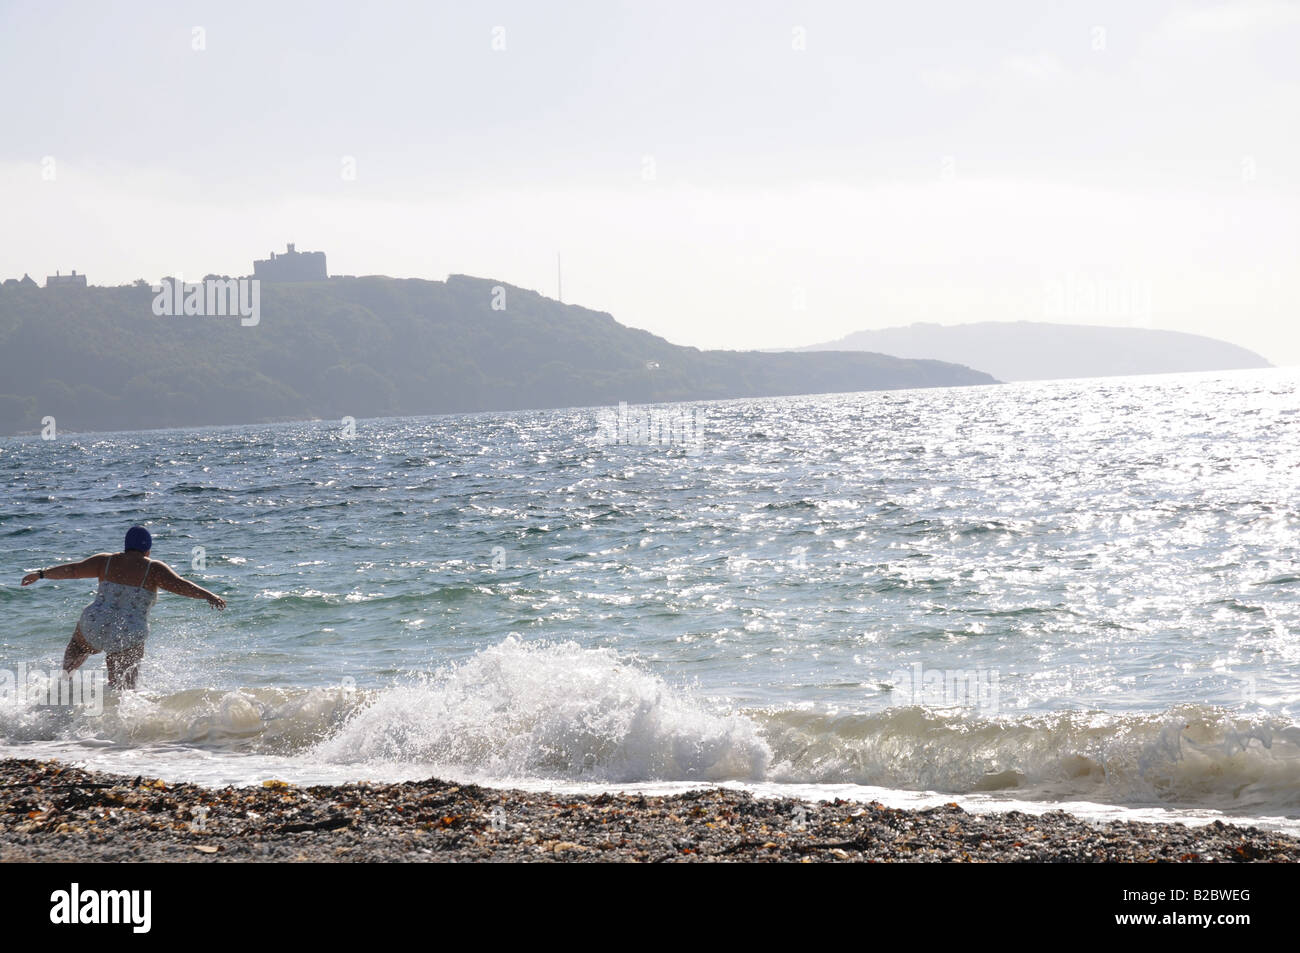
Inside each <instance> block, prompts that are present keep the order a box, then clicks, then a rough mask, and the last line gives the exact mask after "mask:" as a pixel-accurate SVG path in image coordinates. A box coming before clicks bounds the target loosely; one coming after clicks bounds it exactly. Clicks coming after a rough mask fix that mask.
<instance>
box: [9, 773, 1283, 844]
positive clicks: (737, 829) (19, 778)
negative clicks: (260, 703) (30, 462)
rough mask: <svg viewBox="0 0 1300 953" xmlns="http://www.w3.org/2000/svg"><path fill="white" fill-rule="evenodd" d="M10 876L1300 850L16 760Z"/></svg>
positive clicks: (1126, 831)
mask: <svg viewBox="0 0 1300 953" xmlns="http://www.w3.org/2000/svg"><path fill="white" fill-rule="evenodd" d="M0 790H3V796H2V797H0V862H10V863H12V862H33V861H35V862H50V861H53V862H67V861H76V862H101V863H122V862H133V861H149V862H160V861H161V862H182V863H195V862H214V861H289V862H293V861H299V862H314V863H320V862H394V861H442V862H463V861H477V862H482V861H507V862H526V861H540V862H556V861H577V862H633V863H662V862H700V861H725V862H737V861H744V862H764V863H773V862H784V863H817V862H831V863H836V862H855V861H856V862H868V863H896V862H904V863H911V862H957V863H985V862H1026V863H1044V862H1068V863H1095V862H1129V863H1149V862H1179V863H1203V862H1229V863H1238V862H1288V861H1289V862H1295V861H1300V839H1297V838H1294V837H1290V836H1288V835H1285V834H1280V833H1276V832H1272V831H1267V830H1260V829H1258V828H1254V827H1237V826H1234V825H1231V824H1224V823H1222V822H1218V821H1216V822H1214V823H1212V824H1209V825H1206V826H1201V827H1189V826H1185V825H1182V824H1149V823H1124V822H1108V823H1100V824H1097V823H1090V822H1087V821H1083V820H1080V819H1079V818H1076V817H1073V816H1071V815H1069V814H1067V813H1065V812H1063V811H1051V812H1048V813H1046V814H1027V813H1022V812H1017V811H1012V812H1008V813H1003V814H972V813H969V812H966V811H964V810H963V809H962V808H960V807H959V806H957V805H956V804H949V805H944V806H940V807H935V808H930V809H927V810H919V811H918V810H903V809H896V808H889V807H885V806H884V805H881V804H879V803H874V802H871V803H862V802H855V801H839V800H837V801H830V802H816V801H799V800H793V799H788V798H759V797H754V796H753V795H751V794H749V793H747V792H744V791H737V790H733V789H727V788H711V789H702V790H699V791H693V792H688V793H685V794H677V795H672V796H665V797H649V796H641V795H636V794H600V795H595V796H583V797H575V796H569V795H564V796H560V795H553V794H547V793H527V792H522V791H512V790H499V789H495V788H484V787H477V786H473V785H457V784H453V783H448V782H444V781H439V780H436V779H430V780H426V781H414V782H406V783H402V784H367V783H357V784H345V785H332V786H315V787H297V786H294V785H291V784H288V783H285V782H282V781H277V780H268V781H265V782H263V783H262V784H261V785H258V786H241V787H226V788H220V789H213V788H206V787H200V786H197V785H192V784H172V783H168V782H166V781H162V780H159V779H155V778H146V777H127V776H124V775H114V774H105V773H100V772H91V771H85V770H82V769H80V768H77V767H75V766H71V765H68V764H64V763H60V762H56V761H30V760H3V761H0Z"/></svg>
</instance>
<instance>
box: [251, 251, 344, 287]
mask: <svg viewBox="0 0 1300 953" xmlns="http://www.w3.org/2000/svg"><path fill="white" fill-rule="evenodd" d="M288 248H289V250H288V251H286V252H284V253H283V254H280V255H277V254H276V253H275V252H271V257H270V258H264V259H262V260H260V261H254V262H253V277H254V278H259V279H261V280H262V281H324V280H325V279H326V278H328V277H329V275H328V274H327V273H326V271H325V253H324V252H323V251H298V250H297V249H295V248H294V247H293V242H289V246H288Z"/></svg>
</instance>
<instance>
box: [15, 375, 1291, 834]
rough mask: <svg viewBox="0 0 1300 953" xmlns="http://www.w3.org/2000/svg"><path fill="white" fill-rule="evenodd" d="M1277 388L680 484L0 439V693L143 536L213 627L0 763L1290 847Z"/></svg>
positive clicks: (683, 467) (1182, 391)
mask: <svg viewBox="0 0 1300 953" xmlns="http://www.w3.org/2000/svg"><path fill="white" fill-rule="evenodd" d="M1297 384H1300V374H1298V373H1297V372H1296V371H1294V370H1287V369H1282V370H1269V371H1249V372H1232V373H1224V374H1199V375H1177V376H1168V377H1153V378H1124V379H1108V380H1094V381H1067V382H1048V383H1035V384H1014V385H1003V386H991V387H979V388H960V389H936V390H917V391H897V392H875V393H861V394H847V395H832V396H818V397H801V398H784V399H768V400H753V401H728V402H722V403H711V404H706V405H701V406H702V407H703V421H704V435H703V439H702V441H701V442H700V443H699V444H698V445H691V446H684V445H677V444H669V445H657V444H652V445H626V444H617V445H611V444H609V443H608V433H609V431H608V427H604V428H602V424H601V411H599V410H598V409H591V410H572V411H547V412H529V413H515V414H498V415H472V416H461V417H439V418H420V419H413V418H408V419H396V420H375V421H360V422H358V423H357V427H356V434H355V437H353V438H351V439H349V438H348V436H347V434H346V433H345V431H344V429H343V428H342V427H341V426H340V425H339V424H338V423H337V422H321V423H311V424H292V425H275V426H260V427H240V428H228V429H205V430H191V431H175V430H173V431H160V432H147V433H121V434H106V435H97V434H87V435H75V434H74V435H62V436H60V437H59V439H57V440H54V441H43V440H40V439H38V438H20V439H14V438H6V439H3V440H0V475H2V476H3V487H4V489H3V497H2V498H0V539H3V541H4V543H5V544H6V551H7V559H6V562H7V565H8V567H9V569H8V570H7V572H6V578H5V580H4V585H3V586H2V587H0V605H3V608H4V623H3V625H2V626H0V666H3V667H5V668H7V669H9V670H16V669H17V666H18V665H19V664H20V663H22V664H25V665H28V666H33V667H35V668H37V669H40V668H42V667H43V668H45V669H49V668H51V667H53V666H54V665H56V664H57V661H58V659H59V658H60V657H61V654H62V649H63V646H64V644H65V643H66V641H67V638H68V635H69V634H70V632H71V629H72V627H73V625H74V623H75V621H76V618H77V615H78V613H79V612H80V610H81V608H82V606H83V605H85V604H86V603H87V602H88V601H89V598H90V595H91V593H92V591H93V588H94V583H93V581H85V580H82V581H77V582H62V583H49V582H45V583H41V584H39V585H37V586H35V587H32V588H29V589H19V588H18V586H17V580H18V578H19V577H20V576H21V574H22V572H23V571H26V570H28V569H31V568H36V567H39V566H42V565H49V564H51V563H54V562H59V561H66V560H71V559H75V558H81V557H83V556H85V555H88V554H90V553H92V552H96V551H104V550H116V549H118V548H119V547H120V540H121V534H122V532H123V531H124V530H125V528H126V527H127V526H128V525H130V524H131V523H133V522H146V523H148V525H149V526H150V527H151V529H152V530H153V532H154V536H155V550H154V553H153V555H154V556H156V557H158V558H161V559H164V560H166V561H167V562H169V563H171V564H172V565H173V566H174V567H175V568H177V569H178V570H180V571H183V572H186V573H187V574H189V575H190V576H191V577H192V578H194V579H196V580H197V581H199V582H201V583H202V584H204V585H206V586H208V587H209V588H212V589H214V590H215V591H217V592H219V593H221V594H222V595H224V596H225V597H226V598H227V599H228V600H229V603H230V608H229V609H228V610H227V611H226V612H225V613H222V614H218V613H214V612H212V611H211V610H210V609H208V607H207V606H206V605H204V604H203V603H200V602H192V601H190V600H184V599H180V598H177V597H171V596H168V595H166V594H163V595H162V596H161V597H160V601H159V604H158V606H157V608H156V609H155V611H154V616H153V620H154V621H153V627H154V634H153V637H152V639H151V641H150V645H149V648H148V656H147V659H146V666H145V669H144V672H143V678H142V683H143V687H144V691H142V692H140V693H138V694H135V695H127V696H123V697H121V698H111V699H110V700H109V702H108V708H107V710H106V711H105V713H104V714H103V715H102V716H101V717H90V716H88V715H86V714H85V713H84V712H69V711H66V710H51V709H48V708H32V707H30V706H27V705H22V704H15V703H13V702H12V701H11V702H10V703H9V704H8V705H6V706H2V707H0V751H2V752H3V753H5V754H18V755H23V756H46V755H55V756H59V757H64V758H73V759H77V760H81V761H83V762H86V763H88V764H90V765H92V766H94V767H103V768H109V769H115V770H131V771H136V772H140V771H148V772H152V773H157V774H161V775H163V776H166V777H175V778H187V779H194V780H199V781H202V782H205V783H225V782H245V783H246V782H251V781H258V780H261V779H263V778H266V777H271V776H275V777H284V778H288V779H290V780H343V779H356V778H363V777H364V778H371V779H380V778H396V777H415V776H424V775H428V774H430V773H440V774H443V775H451V776H457V777H464V778H472V779H477V780H480V781H487V782H489V783H500V784H504V783H512V784H522V785H526V786H533V787H539V786H540V787H551V788H556V787H566V788H575V789H583V788H587V787H591V786H611V785H620V786H622V785H642V786H656V785H657V786H658V787H659V788H661V789H673V788H674V787H676V786H680V785H681V784H685V783H700V782H703V781H721V782H729V783H738V784H746V785H749V786H752V787H754V788H755V789H756V790H759V791H772V790H777V789H779V790H783V791H791V792H800V793H805V794H810V793H811V794H823V795H828V794H830V793H832V792H833V793H836V794H840V795H842V796H844V795H847V794H857V795H859V796H866V795H870V796H875V797H880V798H882V799H887V800H888V799H893V800H895V801H898V802H900V803H901V802H906V803H913V802H916V803H920V802H924V801H925V799H926V797H929V796H930V795H929V794H926V793H925V792H930V793H931V794H933V796H934V797H941V798H942V799H943V800H952V799H953V798H954V796H957V797H958V798H959V799H961V800H963V803H967V804H969V805H971V806H973V807H976V808H979V807H998V806H1006V805H1008V804H1010V803H1012V802H1021V801H1024V802H1029V803H1030V804H1032V805H1037V806H1038V807H1039V808H1045V807H1055V806H1063V805H1064V806H1068V807H1069V808H1070V809H1072V810H1079V811H1083V812H1085V813H1086V812H1088V811H1092V812H1094V813H1097V814H1107V813H1115V812H1116V811H1119V812H1120V813H1125V812H1128V813H1129V814H1132V812H1141V813H1142V814H1144V815H1145V816H1167V817H1188V818H1192V819H1203V818H1206V817H1210V816H1214V812H1220V811H1221V812H1226V813H1230V814H1234V815H1239V816H1246V817H1251V818H1271V820H1269V821H1267V823H1270V824H1272V825H1274V826H1282V827H1294V828H1297V829H1300V720H1298V718H1297V703H1298V702H1300V635H1298V633H1300V607H1298V606H1297V599H1296V596H1297V593H1298V592H1300V560H1298V559H1297V549H1296V545H1295V541H1296V539H1297V531H1298V530H1300V510H1298V509H1297V486H1298V477H1300V430H1298V429H1297V427H1298V425H1300V416H1298V414H1297V412H1298V411H1300V393H1298V391H1297ZM693 419H698V418H693ZM605 422H606V424H607V423H608V418H607V417H606V418H605ZM196 547H201V548H202V552H203V556H204V557H205V559H206V568H205V569H203V570H193V569H191V561H192V559H194V558H195V557H194V554H195V549H196ZM93 664H96V665H102V662H98V661H97V662H95V663H93ZM1019 806H1024V805H1023V804H1020V805H1019ZM1287 818H1291V819H1292V820H1290V821H1288V820H1286V819H1287Z"/></svg>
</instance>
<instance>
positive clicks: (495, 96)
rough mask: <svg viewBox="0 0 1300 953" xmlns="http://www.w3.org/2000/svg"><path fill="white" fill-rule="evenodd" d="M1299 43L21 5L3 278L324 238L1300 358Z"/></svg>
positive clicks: (447, 264) (1259, 24)
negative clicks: (1185, 336) (1142, 333)
mask: <svg viewBox="0 0 1300 953" xmlns="http://www.w3.org/2000/svg"><path fill="white" fill-rule="evenodd" d="M1297 51H1300V3H1297V2H1290V3H1287V2H1242V3H1225V4H1218V3H1168V2H1150V3H1145V2H1137V0H1127V2H1117V3H1111V2H1086V3H1085V2H1079V3H1044V2H1042V0H1028V2H1023V3H1015V2H997V3H992V4H976V3H964V2H956V0H953V2H948V3H907V4H898V3H884V2H881V3H855V2H844V3H794V2H792V3H776V2H772V3H763V2H752V0H746V2H732V3H722V2H717V3H704V2H699V0H695V2H687V3H672V2H663V0H657V2H653V3H651V2H636V3H631V2H629V3H614V2H609V0H600V2H590V3H576V2H566V3H561V2H555V3H549V4H542V3H538V2H536V0H534V2H531V3H523V2H521V3H492V2H474V3H458V4H450V3H446V4H444V3H384V2H368V3H365V4H364V5H362V4H353V3H319V2H316V3H301V4H290V3H278V2H277V3H268V2H259V3H239V2H229V0H222V2H220V3H189V4H187V3H156V4H155V3H145V2H133V3H124V4H106V3H102V2H96V3H67V4H51V3H48V2H45V0H42V2H34V3H13V2H0V106H2V107H3V108H2V109H0V117H2V119H0V122H2V123H3V125H2V126H0V128H2V129H3V133H0V208H2V209H3V216H4V228H3V229H0V277H8V276H11V275H21V274H22V273H23V272H30V273H31V274H32V276H33V277H35V278H36V279H37V280H42V281H43V279H44V276H45V275H46V274H53V273H54V271H55V270H56V269H62V270H63V271H65V272H66V271H69V270H71V269H73V268H75V269H77V270H78V271H82V272H85V273H87V274H88V275H89V276H90V280H91V282H92V283H96V284H117V283H122V282H127V281H131V280H133V279H135V278H139V277H144V278H148V279H150V280H151V281H155V280H157V279H158V277H159V276H161V275H163V274H175V273H180V274H183V275H184V276H186V277H187V278H198V277H201V276H202V275H203V274H204V273H207V272H218V273H229V274H248V273H250V272H251V268H252V264H251V262H252V259H253V258H254V257H258V258H260V257H265V256H266V254H267V253H268V252H270V251H272V250H273V249H277V250H278V249H282V248H283V246H284V243H285V242H287V241H294V242H296V243H297V244H298V247H299V248H300V249H304V250H316V249H319V250H323V251H325V252H326V253H327V254H328V256H329V267H330V271H331V273H336V274H373V273H384V274H390V275H396V276H403V277H426V278H436V279H442V278H445V277H446V276H447V274H449V273H456V272H459V273H466V274H472V275H480V276H484V277H494V278H499V279H501V280H504V281H508V282H510V283H513V284H518V285H523V286H525V287H531V288H536V289H538V290H540V291H542V292H544V293H546V294H550V295H554V294H555V271H556V267H555V256H556V252H557V251H558V252H561V253H562V255H563V261H564V298H565V300H566V301H571V302H575V303H579V304H583V305H586V306H588V307H592V308H598V309H600V310H606V311H609V312H611V313H612V314H613V315H614V316H615V317H616V318H617V319H618V320H620V321H622V322H623V323H625V324H630V325H633V326H636V327H642V328H646V329H649V330H651V331H653V332H655V333H657V334H661V335H663V336H665V337H667V338H669V339H670V340H672V341H675V342H678V343H683V344H693V345H697V346H701V347H776V346H782V345H799V344H810V343H815V342H818V341H825V340H830V339H833V338H836V337H839V336H841V335H843V334H846V333H848V332H850V331H853V330H857V329H860V328H868V327H886V326H890V325H896V324H907V323H911V322H912V321H917V320H932V321H939V322H941V323H953V322H959V321H974V320H990V319H1030V320H1049V319H1056V320H1069V321H1077V322H1082V323H1099V324H1129V325H1132V324H1138V325H1144V326H1151V327H1164V328H1176V329H1181V330H1187V331H1195V332H1199V333H1204V334H1210V335H1214V336H1218V337H1223V338H1226V339H1228V340H1231V341H1234V342H1236V343H1239V344H1242V345H1245V346H1247V347H1251V348H1254V349H1256V350H1258V351H1260V352H1261V353H1263V354H1264V355H1265V356H1266V357H1268V358H1269V359H1270V360H1273V361H1274V362H1276V363H1287V364H1293V363H1300V278H1298V277H1297V263H1300V128H1298V126H1300V56H1298V55H1297ZM1062 301H1064V302H1065V304H1064V307H1062ZM1062 312H1064V313H1062Z"/></svg>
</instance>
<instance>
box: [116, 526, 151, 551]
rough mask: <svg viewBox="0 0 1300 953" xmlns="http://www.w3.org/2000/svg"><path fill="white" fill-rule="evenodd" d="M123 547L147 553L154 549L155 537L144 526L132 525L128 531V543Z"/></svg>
mask: <svg viewBox="0 0 1300 953" xmlns="http://www.w3.org/2000/svg"><path fill="white" fill-rule="evenodd" d="M122 548H123V549H138V550H140V552H142V553H147V552H149V550H151V549H153V537H152V536H150V535H149V531H148V530H147V529H145V528H144V527H143V526H132V527H131V528H130V529H128V530H127V531H126V545H125V546H123V547H122Z"/></svg>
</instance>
